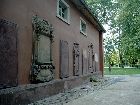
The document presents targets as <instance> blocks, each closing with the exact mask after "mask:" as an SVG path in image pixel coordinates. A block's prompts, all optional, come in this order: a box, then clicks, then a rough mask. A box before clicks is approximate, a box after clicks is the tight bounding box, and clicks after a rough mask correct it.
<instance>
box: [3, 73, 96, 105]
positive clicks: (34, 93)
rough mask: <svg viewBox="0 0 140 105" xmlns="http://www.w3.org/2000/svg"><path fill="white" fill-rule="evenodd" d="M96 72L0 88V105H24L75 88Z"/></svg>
mask: <svg viewBox="0 0 140 105" xmlns="http://www.w3.org/2000/svg"><path fill="white" fill-rule="evenodd" d="M93 75H96V74H88V75H84V76H79V77H71V78H66V79H62V80H61V79H59V80H53V81H51V82H48V83H39V84H28V85H24V86H18V87H13V88H7V89H2V90H0V104H1V105H19V104H20V105H26V104H29V103H31V102H34V101H37V100H40V99H43V98H46V97H50V96H52V95H56V94H58V93H61V92H64V91H66V90H69V89H72V88H75V87H77V86H79V85H81V84H84V83H85V82H88V81H89V78H90V77H91V76H93Z"/></svg>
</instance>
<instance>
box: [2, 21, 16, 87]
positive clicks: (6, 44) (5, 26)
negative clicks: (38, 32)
mask: <svg viewBox="0 0 140 105" xmlns="http://www.w3.org/2000/svg"><path fill="white" fill-rule="evenodd" d="M16 85H17V29H16V25H15V24H13V23H11V22H8V21H6V20H3V19H0V88H6V87H11V86H16Z"/></svg>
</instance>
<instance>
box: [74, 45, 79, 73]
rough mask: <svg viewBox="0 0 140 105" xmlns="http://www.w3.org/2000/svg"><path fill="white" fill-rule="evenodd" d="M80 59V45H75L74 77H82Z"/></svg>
mask: <svg viewBox="0 0 140 105" xmlns="http://www.w3.org/2000/svg"><path fill="white" fill-rule="evenodd" d="M79 59H80V49H79V44H78V43H74V46H73V74H74V76H78V75H80V71H79Z"/></svg>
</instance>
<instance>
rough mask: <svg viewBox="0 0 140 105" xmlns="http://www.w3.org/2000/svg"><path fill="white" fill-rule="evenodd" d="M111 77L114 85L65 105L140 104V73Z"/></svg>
mask: <svg viewBox="0 0 140 105" xmlns="http://www.w3.org/2000/svg"><path fill="white" fill-rule="evenodd" d="M110 77H111V78H116V79H114V81H113V82H112V85H110V86H108V87H105V88H103V89H102V90H101V91H97V92H95V93H94V92H93V93H91V94H88V95H86V96H84V97H81V98H78V99H76V100H73V101H70V102H68V103H65V104H63V105H140V75H130V76H117V77H116V76H110Z"/></svg>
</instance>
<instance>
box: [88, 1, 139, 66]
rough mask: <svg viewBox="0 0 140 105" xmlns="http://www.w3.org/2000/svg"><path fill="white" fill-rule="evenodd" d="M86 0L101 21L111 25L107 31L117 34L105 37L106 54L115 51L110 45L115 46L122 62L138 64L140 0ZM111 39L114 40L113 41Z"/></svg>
mask: <svg viewBox="0 0 140 105" xmlns="http://www.w3.org/2000/svg"><path fill="white" fill-rule="evenodd" d="M86 1H87V4H88V5H89V7H90V8H91V10H92V11H93V12H94V13H95V15H96V16H98V18H99V20H100V22H102V24H107V25H108V26H110V29H109V30H107V31H111V35H114V36H116V37H115V39H112V38H108V37H107V39H105V42H104V44H105V48H106V49H105V54H107V53H108V54H110V52H111V53H113V51H114V50H112V47H110V46H114V47H113V48H115V49H118V53H119V59H120V63H121V64H123V65H124V62H127V63H129V64H136V63H137V61H138V59H140V0H86ZM111 35H110V36H111ZM111 37H112V36H111ZM110 40H114V41H113V43H110V42H112V41H110ZM111 50H112V51H111Z"/></svg>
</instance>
